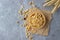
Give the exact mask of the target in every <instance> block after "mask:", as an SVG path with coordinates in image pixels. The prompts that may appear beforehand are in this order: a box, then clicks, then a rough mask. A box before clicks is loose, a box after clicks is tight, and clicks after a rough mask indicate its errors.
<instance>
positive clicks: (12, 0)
mask: <svg viewBox="0 0 60 40" xmlns="http://www.w3.org/2000/svg"><path fill="white" fill-rule="evenodd" d="M44 1H45V0H34V2H35V4H36V5H37V7H39V8H40V9H47V10H48V9H49V10H50V9H52V8H51V7H48V8H43V7H42V5H43V3H44ZM28 2H29V0H24V1H23V0H0V40H27V39H26V37H25V31H24V30H25V28H23V27H21V25H18V24H17V23H16V21H17V20H19V19H18V18H17V17H18V10H19V8H20V6H21V4H23V5H25V8H29V5H28ZM20 17H21V18H22V16H21V15H20ZM20 24H23V21H21V20H20ZM34 40H60V9H58V11H57V12H56V13H55V14H54V15H53V20H52V21H51V25H50V32H49V35H48V36H47V37H45V36H38V35H34Z"/></svg>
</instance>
